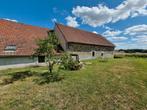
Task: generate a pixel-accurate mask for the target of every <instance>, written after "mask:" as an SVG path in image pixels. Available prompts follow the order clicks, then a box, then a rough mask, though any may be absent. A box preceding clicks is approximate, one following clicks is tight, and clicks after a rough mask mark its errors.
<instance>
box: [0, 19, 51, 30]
mask: <svg viewBox="0 0 147 110" xmlns="http://www.w3.org/2000/svg"><path fill="white" fill-rule="evenodd" d="M0 21H5V22H10V23H14V24H19V25H23V26H31V27H35V28H42V29H49V28H46V27H41V26H34V25H31V24H25V23H22V22H13V21H9V20H5V19H2V18H0Z"/></svg>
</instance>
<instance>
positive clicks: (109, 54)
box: [68, 51, 114, 60]
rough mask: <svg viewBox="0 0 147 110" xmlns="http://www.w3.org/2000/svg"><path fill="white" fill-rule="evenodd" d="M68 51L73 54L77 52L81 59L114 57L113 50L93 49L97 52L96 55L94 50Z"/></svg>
mask: <svg viewBox="0 0 147 110" xmlns="http://www.w3.org/2000/svg"><path fill="white" fill-rule="evenodd" d="M68 52H69V53H71V54H77V55H78V56H79V59H80V60H86V59H95V58H113V57H114V54H113V51H92V52H94V54H95V55H94V56H93V53H92V52H73V51H68Z"/></svg>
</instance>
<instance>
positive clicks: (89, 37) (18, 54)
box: [0, 20, 115, 67]
mask: <svg viewBox="0 0 147 110" xmlns="http://www.w3.org/2000/svg"><path fill="white" fill-rule="evenodd" d="M49 32H53V31H50V30H49V29H47V28H41V27H37V26H31V25H26V24H22V23H16V22H11V21H7V20H0V67H1V66H5V65H17V64H19V65H30V64H37V63H42V62H45V56H35V57H32V55H33V54H34V52H35V49H36V48H37V45H36V42H37V41H38V40H39V39H45V38H46V37H48V34H49ZM54 32H55V34H56V36H57V37H58V39H59V42H60V46H61V47H62V49H63V50H64V51H66V52H69V53H71V54H75V55H78V56H79V58H80V59H89V58H95V57H98V56H105V57H113V50H114V47H115V46H114V45H113V44H112V43H111V42H110V41H108V40H107V39H106V38H104V37H102V36H101V35H98V34H94V33H91V32H87V31H83V30H79V29H76V28H73V27H69V26H64V25H62V24H58V23H56V24H55V28H54Z"/></svg>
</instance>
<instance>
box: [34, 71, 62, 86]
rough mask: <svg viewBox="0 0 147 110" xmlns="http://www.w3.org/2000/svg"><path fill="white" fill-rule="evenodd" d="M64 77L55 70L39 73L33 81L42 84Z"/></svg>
mask: <svg viewBox="0 0 147 110" xmlns="http://www.w3.org/2000/svg"><path fill="white" fill-rule="evenodd" d="M63 79H64V77H63V76H61V75H59V73H57V72H53V73H49V72H44V73H41V74H40V75H39V77H38V78H37V79H34V82H35V83H37V84H39V85H42V84H48V83H52V82H58V81H61V80H63Z"/></svg>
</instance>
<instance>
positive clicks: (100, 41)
mask: <svg viewBox="0 0 147 110" xmlns="http://www.w3.org/2000/svg"><path fill="white" fill-rule="evenodd" d="M54 31H55V33H56V36H57V37H58V38H59V41H60V44H61V46H62V48H63V49H64V51H66V52H69V53H70V54H73V55H76V54H77V55H78V56H79V59H80V60H84V59H92V58H96V57H107V58H112V57H113V51H114V48H115V45H114V44H112V43H111V42H110V41H108V40H107V39H106V38H105V37H103V36H101V35H99V34H95V33H92V32H87V31H84V30H80V29H77V28H73V27H69V26H64V25H62V24H58V23H56V25H55V29H54Z"/></svg>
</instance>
